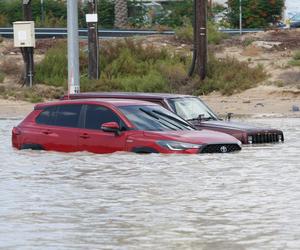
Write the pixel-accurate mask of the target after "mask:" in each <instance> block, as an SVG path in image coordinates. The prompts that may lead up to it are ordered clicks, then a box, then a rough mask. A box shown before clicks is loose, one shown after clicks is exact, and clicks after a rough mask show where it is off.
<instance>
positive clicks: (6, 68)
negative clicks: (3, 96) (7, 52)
mask: <svg viewBox="0 0 300 250" xmlns="http://www.w3.org/2000/svg"><path fill="white" fill-rule="evenodd" d="M0 70H1V72H3V73H4V74H5V75H17V76H18V75H20V74H21V73H22V69H21V66H20V65H18V64H17V62H16V60H14V59H11V58H10V59H6V60H4V61H3V62H2V64H1V65H0Z"/></svg>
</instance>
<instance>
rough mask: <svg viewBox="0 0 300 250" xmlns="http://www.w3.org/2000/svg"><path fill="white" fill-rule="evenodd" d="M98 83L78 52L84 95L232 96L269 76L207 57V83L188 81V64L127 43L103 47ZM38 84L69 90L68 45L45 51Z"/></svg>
mask: <svg viewBox="0 0 300 250" xmlns="http://www.w3.org/2000/svg"><path fill="white" fill-rule="evenodd" d="M101 48H102V50H101V57H100V59H101V60H100V65H101V66H100V67H101V77H100V79H99V80H89V79H88V77H87V55H86V54H84V53H82V52H81V58H80V68H81V76H82V77H81V90H82V91H83V92H86V91H141V92H181V91H184V92H188V93H194V94H195V93H209V92H211V91H214V90H217V91H221V92H222V93H223V94H232V93H235V92H239V91H242V90H245V89H247V88H250V87H253V86H255V85H256V84H257V83H259V82H260V81H262V80H264V79H265V78H266V77H267V75H266V73H265V72H264V70H263V68H262V67H261V66H258V67H256V68H251V67H249V65H248V63H245V62H243V63H241V62H239V61H238V60H236V59H232V58H225V59H222V60H217V59H216V58H214V57H213V56H210V60H209V64H208V77H207V79H206V80H205V81H203V82H202V81H199V80H197V77H194V78H192V79H189V78H188V77H187V69H188V68H189V66H190V63H191V58H190V57H189V56H187V55H180V54H174V53H171V52H168V51H167V50H165V49H159V48H156V47H154V46H152V45H143V44H142V42H141V41H134V40H130V39H125V40H118V41H115V42H111V41H110V42H107V43H104V44H102V46H101ZM35 79H36V80H37V81H38V82H39V83H45V84H47V85H53V86H63V87H64V88H65V89H66V88H67V84H66V83H67V58H66V44H65V43H59V44H57V45H56V47H54V48H52V49H49V50H48V52H47V53H46V56H45V58H44V60H43V61H42V62H41V63H40V65H37V67H36V78H35Z"/></svg>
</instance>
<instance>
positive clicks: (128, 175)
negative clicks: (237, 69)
mask: <svg viewBox="0 0 300 250" xmlns="http://www.w3.org/2000/svg"><path fill="white" fill-rule="evenodd" d="M251 122H253V123H258V124H259V123H260V124H268V125H271V126H273V127H277V128H283V130H284V132H285V136H286V142H285V143H284V144H277V145H266V146H258V147H244V149H243V151H241V152H240V153H235V154H226V155H219V154H218V155H194V156H191V155H187V156H169V155H135V154H127V153H118V154H113V155H93V154H89V153H75V154H63V153H55V152H34V151H16V150H14V149H12V148H11V146H10V145H11V143H10V130H11V128H12V126H13V125H15V124H17V123H18V121H15V120H0V156H1V162H0V171H1V175H0V204H1V205H0V218H1V220H0V238H1V241H0V248H3V249H143V248H144V249H268V250H269V249H299V246H300V209H299V208H300V162H299V160H300V159H299V151H300V119H266V120H252V121H251Z"/></svg>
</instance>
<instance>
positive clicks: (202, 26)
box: [195, 0, 208, 80]
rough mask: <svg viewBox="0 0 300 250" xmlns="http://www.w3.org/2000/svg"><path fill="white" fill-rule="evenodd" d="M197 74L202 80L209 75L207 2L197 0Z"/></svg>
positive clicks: (205, 0)
mask: <svg viewBox="0 0 300 250" xmlns="http://www.w3.org/2000/svg"><path fill="white" fill-rule="evenodd" d="M195 1H196V5H195V7H196V12H195V15H196V17H195V21H196V23H195V29H196V32H195V35H196V39H195V42H196V46H195V47H196V72H197V74H198V75H199V77H200V79H201V80H204V79H205V78H206V75H207V60H208V55H207V54H208V52H207V0H195Z"/></svg>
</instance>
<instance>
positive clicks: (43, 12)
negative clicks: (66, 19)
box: [41, 0, 45, 26]
mask: <svg viewBox="0 0 300 250" xmlns="http://www.w3.org/2000/svg"><path fill="white" fill-rule="evenodd" d="M41 23H42V26H44V25H45V9H44V0H41Z"/></svg>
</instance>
